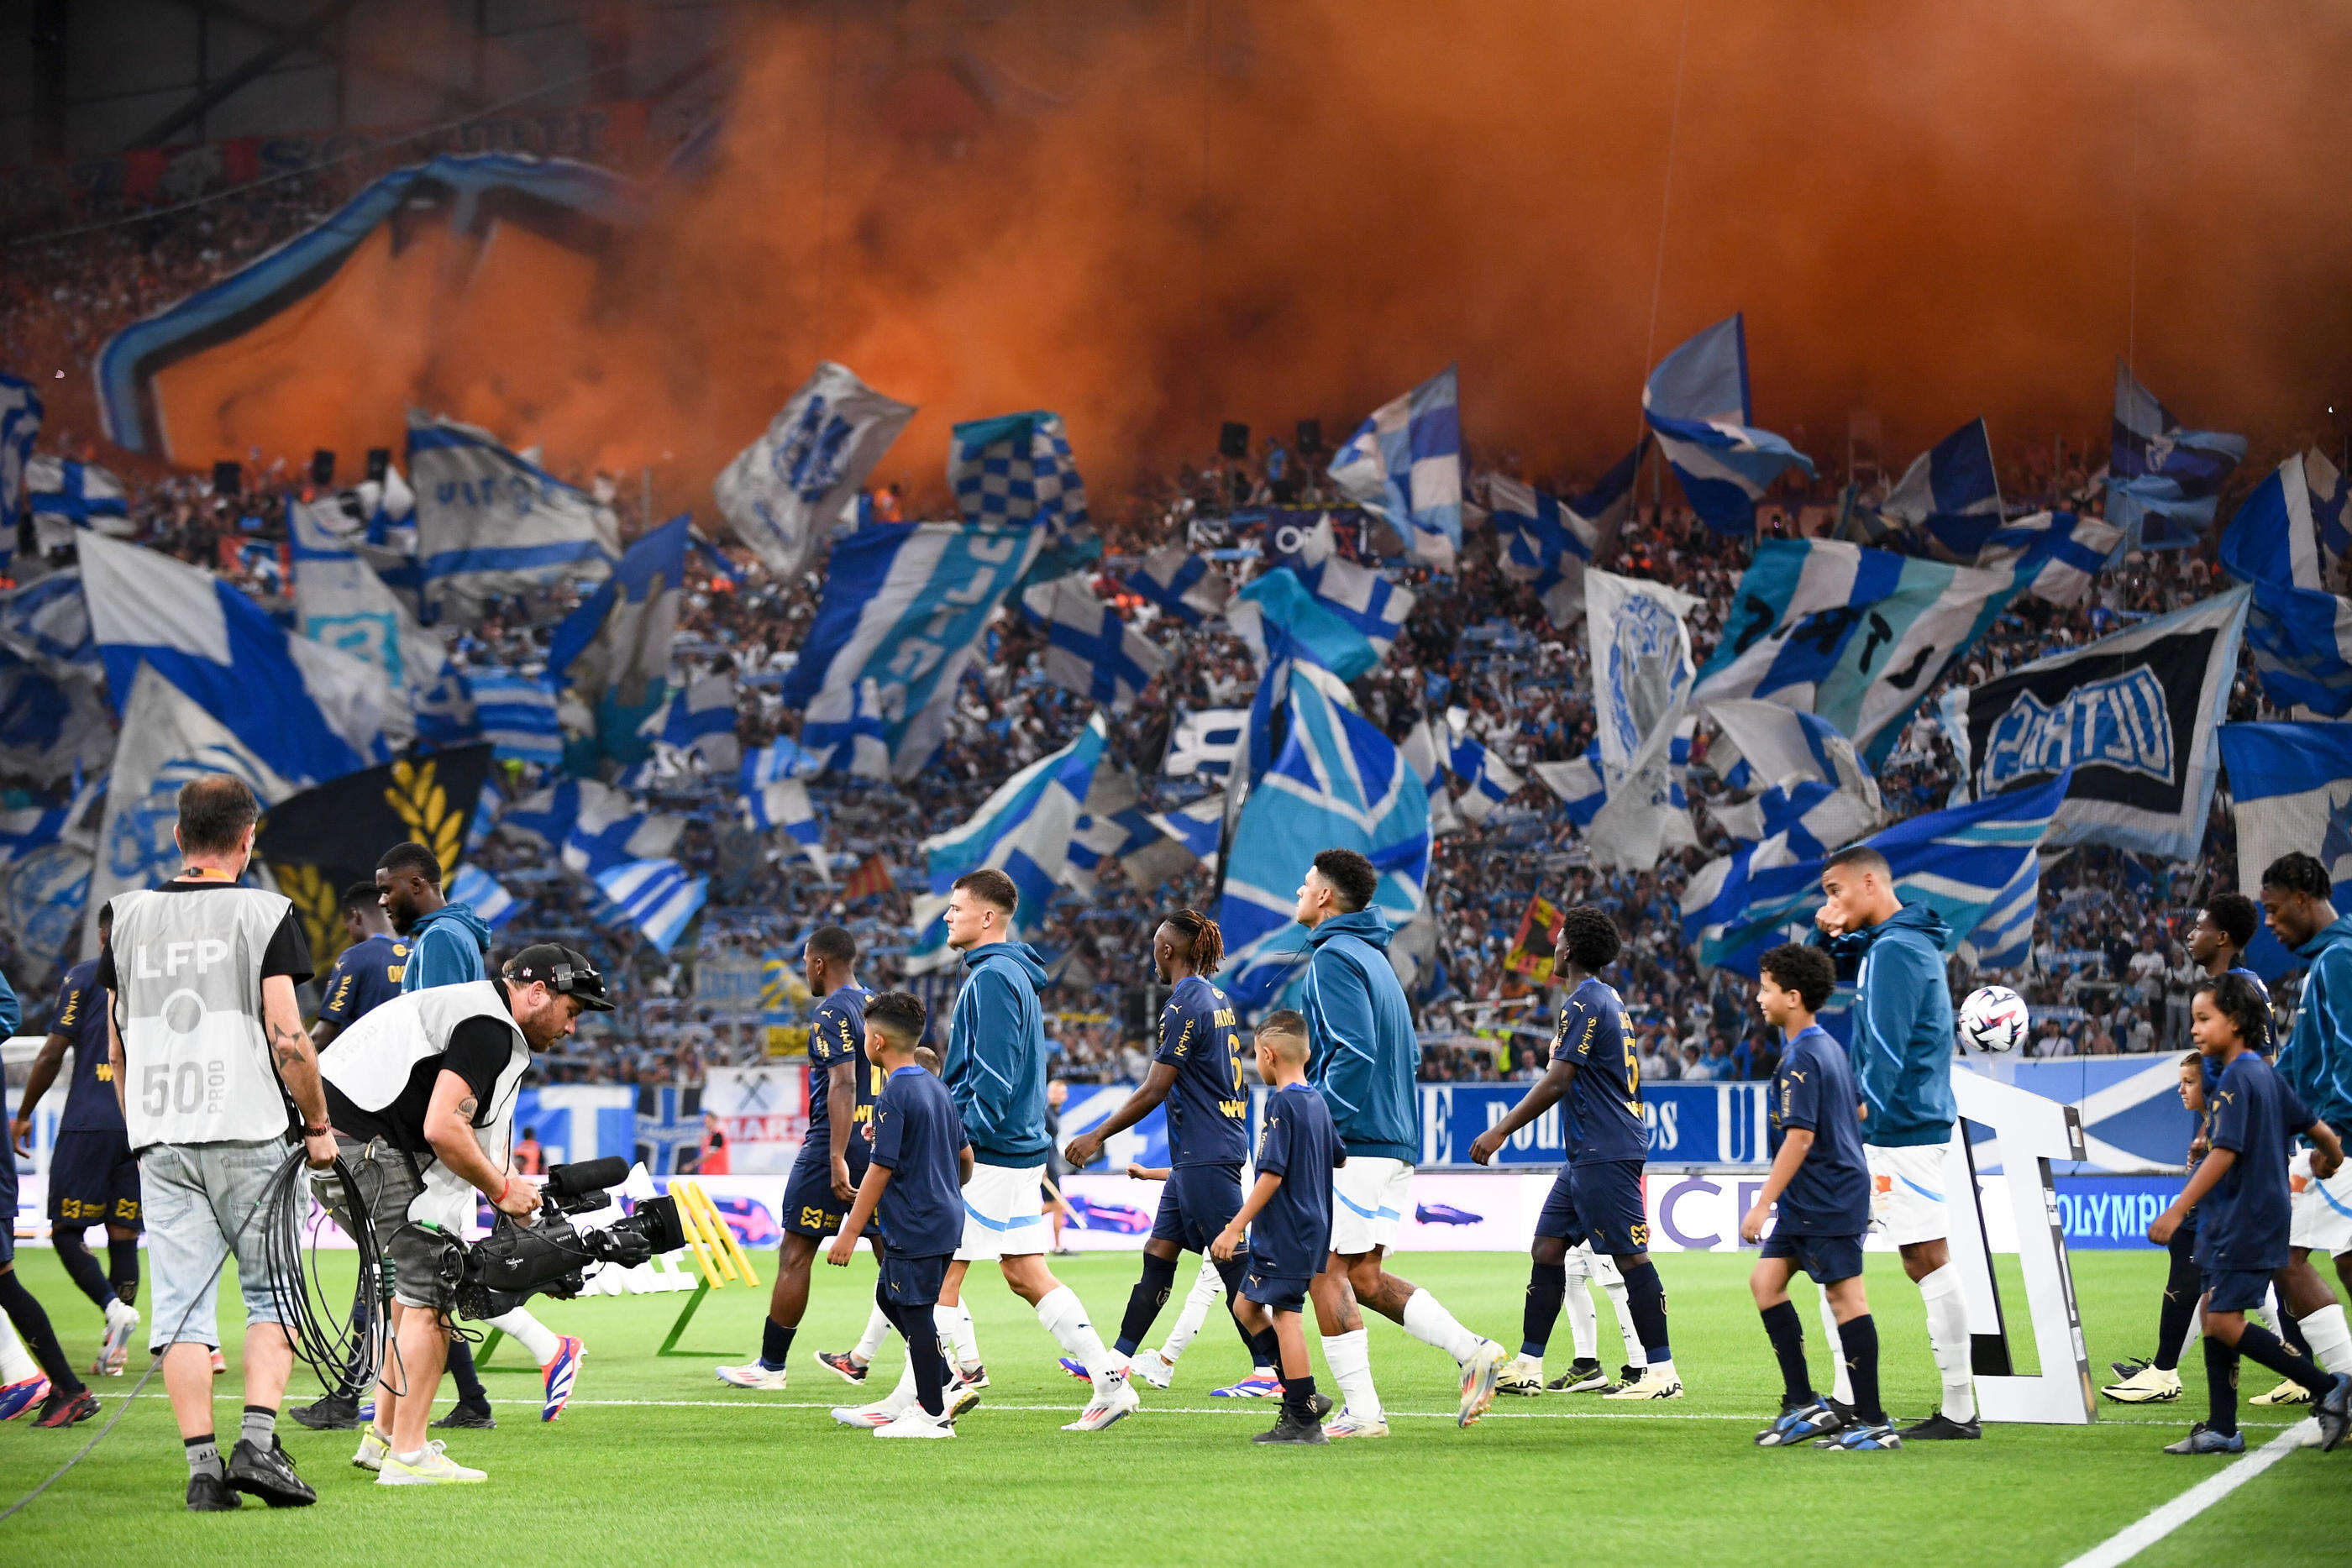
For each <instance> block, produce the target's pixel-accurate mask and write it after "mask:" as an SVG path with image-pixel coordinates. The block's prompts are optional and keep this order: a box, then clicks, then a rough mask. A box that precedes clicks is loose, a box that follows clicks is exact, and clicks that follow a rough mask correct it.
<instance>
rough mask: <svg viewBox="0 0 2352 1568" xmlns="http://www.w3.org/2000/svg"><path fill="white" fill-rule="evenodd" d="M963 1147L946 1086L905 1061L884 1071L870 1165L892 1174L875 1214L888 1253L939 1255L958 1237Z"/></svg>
mask: <svg viewBox="0 0 2352 1568" xmlns="http://www.w3.org/2000/svg"><path fill="white" fill-rule="evenodd" d="M838 994H839V993H838V992H836V993H835V995H838ZM963 1146H964V1135H963V1123H962V1122H961V1120H960V1119H958V1117H957V1115H956V1108H955V1100H954V1098H953V1097H952V1096H951V1095H950V1094H949V1093H948V1086H947V1085H946V1084H944V1083H942V1082H940V1081H939V1080H938V1079H937V1078H935V1077H933V1076H932V1075H931V1074H930V1073H929V1072H926V1071H923V1069H921V1068H919V1067H916V1066H913V1065H911V1064H909V1065H908V1066H906V1067H902V1068H900V1069H898V1071H896V1072H893V1073H892V1074H890V1077H889V1080H888V1082H885V1083H884V1084H883V1086H882V1093H881V1096H880V1098H879V1099H878V1100H877V1102H876V1103H875V1105H874V1163H875V1164H876V1165H877V1166H881V1167H882V1168H883V1169H884V1170H887V1171H888V1172H889V1173H890V1185H889V1186H887V1187H885V1188H883V1189H882V1201H881V1203H880V1205H879V1206H878V1207H877V1210H876V1212H877V1214H878V1215H879V1216H880V1218H881V1220H882V1229H883V1232H884V1234H886V1235H887V1236H888V1237H889V1239H890V1250H891V1251H892V1252H895V1253H898V1254H900V1255H902V1256H904V1257H908V1258H938V1257H942V1256H944V1255H946V1254H947V1253H950V1252H952V1251H954V1250H955V1249H956V1246H957V1244H958V1243H959V1242H961V1240H962V1239H963V1182H962V1179H961V1177H962V1166H961V1162H960V1161H959V1160H958V1159H957V1153H958V1151H960V1150H961V1148H962V1147H963Z"/></svg>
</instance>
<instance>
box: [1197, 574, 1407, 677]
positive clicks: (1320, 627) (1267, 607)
mask: <svg viewBox="0 0 2352 1568" xmlns="http://www.w3.org/2000/svg"><path fill="white" fill-rule="evenodd" d="M1225 622H1226V624H1227V625H1229V626H1230V627H1232V629H1233V632H1234V635H1235V636H1237V637H1239V638H1240V639H1241V640H1242V641H1243V642H1244V643H1246V644H1248V647H1249V651H1250V653H1251V656H1252V657H1254V658H1255V659H1256V661H1257V664H1258V668H1259V669H1261V670H1263V669H1265V667H1266V662H1267V660H1268V658H1269V657H1270V654H1269V652H1268V649H1267V646H1266V644H1267V642H1268V640H1269V639H1268V633H1267V632H1266V623H1267V622H1273V623H1274V625H1275V626H1276V628H1278V629H1279V635H1280V636H1282V637H1286V638H1287V639H1289V640H1290V641H1291V642H1293V643H1297V645H1298V646H1299V647H1301V648H1303V649H1305V650H1306V651H1307V653H1308V654H1309V655H1311V656H1312V657H1313V658H1314V660H1315V662H1316V663H1318V664H1321V665H1323V666H1324V667H1325V668H1326V669H1328V670H1330V671H1331V672H1332V673H1333V674H1337V675H1338V676H1339V678H1340V679H1341V680H1343V681H1352V680H1354V679H1355V678H1356V677H1357V676H1359V675H1360V674H1364V673H1365V672H1366V671H1368V670H1370V668H1371V667H1372V666H1373V665H1375V664H1379V663H1380V662H1381V648H1380V647H1377V646H1375V645H1374V644H1373V643H1372V642H1371V640H1370V638H1368V637H1366V636H1365V635H1364V634H1363V633H1362V632H1359V631H1357V630H1356V628H1355V627H1353V626H1351V625H1349V623H1348V622H1346V621H1345V620H1343V619H1341V618H1340V617H1339V615H1337V614H1335V613H1334V612H1332V610H1331V609H1330V607H1329V606H1328V605H1327V604H1325V603H1324V602H1323V601H1321V600H1319V599H1318V598H1317V597H1316V596H1315V595H1314V594H1312V593H1309V592H1308V591H1307V585H1306V584H1305V583H1302V582H1300V581H1299V580H1298V578H1297V575H1296V574H1295V573H1293V572H1292V571H1291V570H1290V569H1289V568H1287V567H1276V569H1275V570H1272V571H1269V572H1267V573H1266V574H1265V576H1264V577H1261V578H1259V579H1258V580H1255V582H1252V583H1251V584H1250V585H1249V586H1248V587H1247V588H1244V589H1243V590H1242V591H1241V592H1240V594H1239V595H1237V596H1236V598H1235V601H1234V603H1233V604H1231V605H1229V606H1228V607H1227V608H1226V611H1225Z"/></svg>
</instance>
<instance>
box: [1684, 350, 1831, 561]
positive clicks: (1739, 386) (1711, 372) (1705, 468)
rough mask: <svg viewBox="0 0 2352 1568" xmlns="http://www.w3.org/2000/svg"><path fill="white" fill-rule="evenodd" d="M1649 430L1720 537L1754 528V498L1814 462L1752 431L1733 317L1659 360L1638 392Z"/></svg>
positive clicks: (1744, 364) (1744, 355)
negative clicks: (1786, 475) (1640, 393)
mask: <svg viewBox="0 0 2352 1568" xmlns="http://www.w3.org/2000/svg"><path fill="white" fill-rule="evenodd" d="M1642 412H1643V416H1644V417H1645V418H1647V419H1648V421H1649V423H1650V432H1651V434H1654V435H1655V436H1656V437H1657V438H1658V446H1659V449H1660V450H1661V451H1663V452H1664V454H1665V455H1666V461H1667V463H1668V464H1670V465H1673V468H1674V471H1675V478H1677V479H1679V480H1681V481H1682V486H1683V494H1684V495H1685V497H1688V498H1689V500H1690V504H1691V509H1692V510H1693V511H1695V512H1696V513H1697V514H1698V515H1699V520H1700V521H1702V522H1704V523H1706V526H1707V527H1708V528H1713V529H1714V530H1715V531H1716V532H1717V533H1719V534H1746V533H1753V532H1754V531H1755V529H1756V503H1757V501H1758V499H1759V498H1760V497H1762V496H1763V494H1764V492H1765V491H1766V490H1767V489H1768V488H1769V487H1770V486H1771V484H1772V481H1773V480H1775V479H1778V478H1779V477H1780V476H1781V475H1782V474H1784V473H1786V472H1787V471H1788V470H1789V469H1790V468H1801V469H1803V470H1804V471H1805V477H1807V478H1808V479H1810V478H1811V477H1812V476H1813V460H1812V459H1811V458H1810V457H1808V456H1806V455H1804V454H1803V453H1801V452H1800V451H1798V450H1797V449H1796V448H1795V447H1793V446H1791V445H1790V444H1788V443H1787V442H1786V441H1784V440H1782V439H1781V438H1780V436H1777V435H1775V434H1772V433H1771V432H1770V431H1769V430H1758V429H1756V428H1755V423H1756V418H1755V415H1754V413H1752V412H1751V411H1750V408H1749V403H1748V328H1747V324H1746V321H1745V319H1743V318H1742V317H1739V316H1737V315H1735V316H1731V317H1728V318H1727V319H1724V320H1721V321H1718V322H1717V323H1716V324H1715V325H1714V326H1712V327H1709V328H1708V329H1706V331H1704V332H1701V333H1700V334H1699V335H1698V336H1697V337H1696V338H1693V339H1692V340H1690V341H1688V342H1686V343H1685V344H1684V345H1683V346H1682V347H1681V348H1679V349H1676V350H1675V351H1674V352H1673V353H1671V354H1668V355H1667V356H1666V357H1665V358H1664V359H1663V360H1661V361H1658V368H1657V369H1655V370H1654V371H1651V372H1650V379H1649V382H1648V383H1647V384H1646V385H1644V386H1643V389H1642Z"/></svg>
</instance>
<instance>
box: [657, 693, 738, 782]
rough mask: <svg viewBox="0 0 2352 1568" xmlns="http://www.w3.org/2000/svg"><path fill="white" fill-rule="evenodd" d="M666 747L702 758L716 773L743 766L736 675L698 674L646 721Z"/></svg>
mask: <svg viewBox="0 0 2352 1568" xmlns="http://www.w3.org/2000/svg"><path fill="white" fill-rule="evenodd" d="M646 725H647V726H648V727H649V728H650V729H651V731H652V733H653V734H655V735H656V736H658V737H660V739H661V743H662V744H663V745H664V746H674V747H677V748H678V749H679V750H680V751H691V752H694V753H696V754H697V755H698V756H700V757H701V758H702V760H703V764H704V766H706V767H708V768H709V769H710V770H711V771H712V772H714V773H732V772H734V771H735V769H736V768H740V766H742V762H743V747H742V743H741V742H740V741H738V740H737V739H736V738H735V675H734V673H733V672H732V671H730V670H719V671H716V672H714V673H712V674H708V675H698V676H696V677H695V678H694V679H693V680H690V681H688V683H687V684H686V686H685V689H684V690H682V691H674V692H672V693H670V695H669V700H668V701H667V703H665V704H664V705H663V706H662V710H661V712H659V713H657V714H656V715H655V716H653V717H652V718H650V719H648V720H646Z"/></svg>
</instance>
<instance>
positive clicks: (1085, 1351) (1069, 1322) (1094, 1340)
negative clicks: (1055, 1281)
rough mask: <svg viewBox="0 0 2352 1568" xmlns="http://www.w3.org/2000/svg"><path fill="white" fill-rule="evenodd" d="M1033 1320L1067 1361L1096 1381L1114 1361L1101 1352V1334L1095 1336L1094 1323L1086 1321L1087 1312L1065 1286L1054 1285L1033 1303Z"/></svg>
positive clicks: (1113, 1358) (1110, 1356)
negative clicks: (1051, 1338) (1058, 1346)
mask: <svg viewBox="0 0 2352 1568" xmlns="http://www.w3.org/2000/svg"><path fill="white" fill-rule="evenodd" d="M1037 1321H1038V1322H1041V1323H1043V1324H1044V1325H1045V1332H1046V1333H1049V1334H1052V1335H1053V1336H1054V1339H1055V1343H1059V1344H1060V1345H1061V1347H1062V1348H1063V1349H1064V1350H1066V1351H1068V1352H1069V1353H1070V1359H1071V1360H1073V1361H1075V1362H1076V1363H1078V1364H1080V1365H1082V1366H1084V1367H1085V1368H1086V1369H1087V1376H1088V1377H1091V1378H1093V1379H1095V1380H1096V1381H1097V1382H1100V1381H1101V1380H1102V1375H1103V1374H1104V1373H1105V1372H1106V1371H1108V1369H1109V1368H1110V1367H1111V1365H1112V1364H1114V1363H1115V1362H1116V1361H1117V1360H1118V1358H1117V1357H1116V1356H1114V1355H1112V1354H1111V1353H1110V1352H1109V1351H1108V1350H1107V1349H1105V1348H1104V1346H1103V1342H1102V1335H1100V1334H1098V1333H1095V1326H1094V1324H1092V1323H1090V1322H1087V1309H1086V1306H1085V1305H1084V1303H1082V1302H1081V1301H1079V1300H1078V1293H1077V1292H1076V1291H1073V1290H1072V1289H1070V1288H1069V1287H1068V1286H1067V1285H1056V1286H1055V1287H1054V1289H1052V1290H1050V1291H1046V1292H1045V1299H1044V1300H1043V1301H1039V1302H1038V1303H1037Z"/></svg>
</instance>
